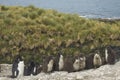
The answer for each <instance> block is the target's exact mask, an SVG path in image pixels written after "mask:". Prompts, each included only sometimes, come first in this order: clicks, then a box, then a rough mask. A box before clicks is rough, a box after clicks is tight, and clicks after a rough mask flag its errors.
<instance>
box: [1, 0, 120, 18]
mask: <svg viewBox="0 0 120 80" xmlns="http://www.w3.org/2000/svg"><path fill="white" fill-rule="evenodd" d="M0 5H8V6H10V5H12V6H18V5H19V6H28V5H34V6H36V7H39V8H44V9H54V10H57V11H59V12H64V13H72V14H79V15H80V16H84V17H88V18H120V0H0Z"/></svg>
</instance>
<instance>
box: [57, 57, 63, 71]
mask: <svg viewBox="0 0 120 80" xmlns="http://www.w3.org/2000/svg"><path fill="white" fill-rule="evenodd" d="M58 64H59V70H62V69H63V66H64V61H63V56H62V55H60V59H59V63H58Z"/></svg>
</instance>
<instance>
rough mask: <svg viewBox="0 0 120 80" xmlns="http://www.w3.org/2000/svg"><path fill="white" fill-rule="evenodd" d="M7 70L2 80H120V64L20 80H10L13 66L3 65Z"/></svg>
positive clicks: (1, 77) (20, 79)
mask: <svg viewBox="0 0 120 80" xmlns="http://www.w3.org/2000/svg"><path fill="white" fill-rule="evenodd" d="M2 66H6V67H4V69H5V70H2V71H1V73H0V80H120V62H117V63H116V64H115V65H104V66H101V67H100V68H97V69H90V70H84V71H79V72H73V73H67V72H62V71H61V72H54V73H50V74H45V73H40V74H38V75H37V76H24V77H20V78H15V79H12V78H9V77H6V76H10V75H11V65H8V64H2Z"/></svg>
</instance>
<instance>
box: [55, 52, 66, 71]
mask: <svg viewBox="0 0 120 80" xmlns="http://www.w3.org/2000/svg"><path fill="white" fill-rule="evenodd" d="M63 67H64V56H63V55H62V54H61V53H58V55H57V56H56V57H55V63H54V69H55V71H62V70H63Z"/></svg>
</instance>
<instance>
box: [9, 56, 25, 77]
mask: <svg viewBox="0 0 120 80" xmlns="http://www.w3.org/2000/svg"><path fill="white" fill-rule="evenodd" d="M23 75H24V61H23V59H22V57H21V56H20V55H17V56H16V58H15V60H14V62H13V65H12V76H11V77H12V78H17V77H20V76H23Z"/></svg>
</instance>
